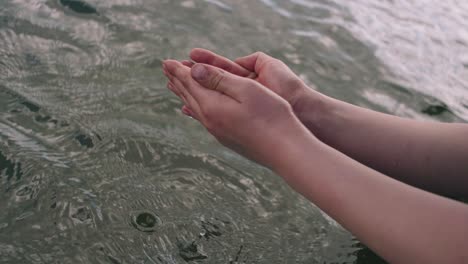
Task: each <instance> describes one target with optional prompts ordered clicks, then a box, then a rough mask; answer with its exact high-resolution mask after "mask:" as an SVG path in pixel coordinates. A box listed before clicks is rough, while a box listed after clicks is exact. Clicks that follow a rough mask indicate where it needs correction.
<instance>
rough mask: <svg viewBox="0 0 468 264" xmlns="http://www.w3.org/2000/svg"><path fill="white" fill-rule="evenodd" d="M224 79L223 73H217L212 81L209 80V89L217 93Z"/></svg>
mask: <svg viewBox="0 0 468 264" xmlns="http://www.w3.org/2000/svg"><path fill="white" fill-rule="evenodd" d="M224 78H225V74H224V72H222V71H221V72H218V73H217V74H216V75H215V76H214V77H213V78H212V79H211V84H210V86H211V89H213V90H215V91H217V90H218V89H219V87H220V84H221V82H222V81H223V79H224Z"/></svg>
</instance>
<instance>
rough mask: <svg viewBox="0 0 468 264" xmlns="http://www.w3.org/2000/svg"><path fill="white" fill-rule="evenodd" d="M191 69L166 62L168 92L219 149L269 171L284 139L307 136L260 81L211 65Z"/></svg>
mask: <svg viewBox="0 0 468 264" xmlns="http://www.w3.org/2000/svg"><path fill="white" fill-rule="evenodd" d="M191 66H192V67H191V68H190V67H187V66H186V65H183V64H182V63H180V62H178V61H175V60H167V61H165V62H164V64H163V68H164V73H165V75H166V76H167V77H168V78H169V82H168V88H169V89H170V90H171V91H173V92H174V93H175V94H176V95H177V96H179V97H180V98H181V99H182V100H183V101H184V103H185V105H186V106H187V107H186V108H184V111H185V112H186V113H187V114H189V115H191V116H192V117H194V118H195V119H197V120H198V121H199V122H200V123H201V124H202V125H203V126H204V127H205V128H206V129H207V130H208V131H209V132H210V133H211V134H212V135H213V136H215V137H216V139H218V141H219V142H221V143H222V144H223V145H225V146H227V147H229V148H231V149H233V150H235V151H237V152H240V154H242V155H245V156H247V157H248V158H251V159H253V160H255V161H257V162H259V163H261V164H263V165H266V166H272V165H273V163H275V162H278V161H279V160H280V159H281V158H280V157H279V154H280V152H278V150H279V149H281V148H283V147H287V145H288V142H287V140H288V139H294V138H298V137H297V135H303V134H305V133H308V131H307V129H306V128H304V127H303V125H302V124H301V123H300V121H299V120H298V119H297V118H296V117H295V115H294V113H293V111H292V108H291V105H290V104H289V103H288V102H287V101H286V100H284V99H283V98H281V97H280V96H278V95H277V94H275V93H273V92H272V91H270V90H269V89H267V88H266V87H265V86H263V85H262V84H261V83H260V82H256V81H254V80H252V79H248V78H242V77H240V76H238V75H235V74H232V73H230V72H227V71H225V70H222V69H219V68H217V67H214V66H211V65H206V64H200V63H197V64H195V65H191ZM275 150H276V151H275Z"/></svg>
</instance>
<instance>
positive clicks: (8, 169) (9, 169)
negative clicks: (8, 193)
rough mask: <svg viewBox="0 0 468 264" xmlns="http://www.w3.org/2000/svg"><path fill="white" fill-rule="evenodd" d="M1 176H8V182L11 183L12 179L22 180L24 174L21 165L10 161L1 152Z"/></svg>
mask: <svg viewBox="0 0 468 264" xmlns="http://www.w3.org/2000/svg"><path fill="white" fill-rule="evenodd" d="M0 173H1V174H0V176H1V175H6V179H7V182H10V180H11V179H12V178H15V180H16V181H19V180H20V179H21V176H22V175H23V172H22V171H21V164H20V163H16V162H13V161H11V160H9V159H8V158H7V157H6V156H5V155H3V153H2V152H1V151H0Z"/></svg>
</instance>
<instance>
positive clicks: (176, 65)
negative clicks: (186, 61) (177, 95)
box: [164, 60, 216, 110]
mask: <svg viewBox="0 0 468 264" xmlns="http://www.w3.org/2000/svg"><path fill="white" fill-rule="evenodd" d="M164 67H165V69H166V70H167V72H168V74H169V75H170V76H171V78H173V79H177V80H178V81H179V82H180V83H181V85H180V87H182V88H181V89H183V90H185V91H187V92H188V93H190V94H191V95H192V97H193V98H194V99H195V100H197V102H198V103H201V102H202V101H204V102H206V101H209V100H210V99H213V96H214V94H216V93H215V92H214V91H210V90H208V89H203V87H201V86H200V84H198V83H197V82H196V81H195V80H193V78H192V76H191V73H190V68H189V67H187V66H184V65H182V64H181V63H180V62H178V61H175V60H167V61H165V62H164ZM175 84H176V83H175ZM176 86H177V85H176ZM178 88H179V86H178ZM213 93H214V94H213ZM192 110H195V109H193V108H192Z"/></svg>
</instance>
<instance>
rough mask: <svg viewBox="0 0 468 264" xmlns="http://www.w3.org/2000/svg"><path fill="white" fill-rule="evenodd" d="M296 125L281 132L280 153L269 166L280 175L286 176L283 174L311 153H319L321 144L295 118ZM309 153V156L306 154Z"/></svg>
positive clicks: (275, 154)
mask: <svg viewBox="0 0 468 264" xmlns="http://www.w3.org/2000/svg"><path fill="white" fill-rule="evenodd" d="M294 119H295V120H296V122H295V125H293V126H285V127H284V129H285V130H284V131H281V136H280V137H278V138H282V140H281V141H280V142H281V143H280V144H279V148H278V149H279V151H276V152H275V153H274V159H272V162H271V163H270V164H271V166H269V167H270V168H271V169H272V170H273V171H275V172H276V173H277V174H279V175H282V176H283V175H284V174H283V173H282V172H285V171H288V170H289V168H290V167H291V166H294V164H295V163H296V162H300V160H301V159H303V158H304V157H305V156H309V155H310V154H311V153H315V152H319V150H320V149H321V148H320V145H322V144H323V143H322V142H320V140H318V139H317V138H316V137H315V136H314V135H313V134H312V133H311V132H310V131H309V130H308V129H307V128H306V127H305V126H304V125H303V124H302V123H301V122H300V121H299V119H298V118H297V117H296V116H294ZM306 153H307V154H306Z"/></svg>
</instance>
